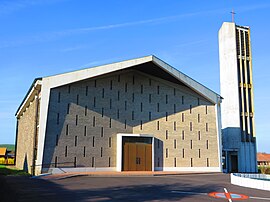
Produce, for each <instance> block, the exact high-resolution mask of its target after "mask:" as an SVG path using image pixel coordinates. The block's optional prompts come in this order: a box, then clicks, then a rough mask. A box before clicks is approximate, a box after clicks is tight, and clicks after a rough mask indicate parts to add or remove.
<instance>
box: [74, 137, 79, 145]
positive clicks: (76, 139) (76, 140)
mask: <svg viewBox="0 0 270 202" xmlns="http://www.w3.org/2000/svg"><path fill="white" fill-rule="evenodd" d="M77 142H78V136H75V141H74V146H75V147H77Z"/></svg>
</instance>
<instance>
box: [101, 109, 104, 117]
mask: <svg viewBox="0 0 270 202" xmlns="http://www.w3.org/2000/svg"><path fill="white" fill-rule="evenodd" d="M103 116H104V108H103V107H102V108H101V117H103Z"/></svg>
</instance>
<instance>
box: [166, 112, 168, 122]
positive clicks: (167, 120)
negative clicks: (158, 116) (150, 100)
mask: <svg viewBox="0 0 270 202" xmlns="http://www.w3.org/2000/svg"><path fill="white" fill-rule="evenodd" d="M166 121H168V112H166Z"/></svg>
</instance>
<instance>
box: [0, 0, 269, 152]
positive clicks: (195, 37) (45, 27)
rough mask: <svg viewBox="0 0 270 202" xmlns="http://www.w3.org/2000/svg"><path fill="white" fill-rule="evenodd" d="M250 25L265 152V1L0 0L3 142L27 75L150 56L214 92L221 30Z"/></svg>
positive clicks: (10, 132) (8, 138)
mask: <svg viewBox="0 0 270 202" xmlns="http://www.w3.org/2000/svg"><path fill="white" fill-rule="evenodd" d="M232 9H234V10H235V12H236V15H235V21H236V23H237V24H239V25H248V26H250V27H251V40H252V53H253V76H254V78H253V79H254V88H255V121H256V132H257V140H258V151H265V152H269V153H270V146H269V145H270V138H269V135H268V133H269V131H270V123H269V121H270V120H269V114H270V107H269V106H268V104H269V103H270V94H269V85H268V84H267V82H266V81H267V79H269V78H270V68H269V67H268V64H269V61H268V60H269V57H270V50H269V47H270V40H269V36H270V26H269V25H270V23H269V19H270V12H269V10H270V1H269V0H264V1H263V0H261V1H252V0H238V1H235V0H226V1H225V0H220V1H216V0H212V1H210V0H204V1H201V0H200V1H199V0H196V1H195V0H189V1H176V0H175V1H173V0H171V1H165V0H163V1H161V0H147V1H141V0H137V1H127V0H125V1H122V0H118V1H109V0H106V1H105V0H103V1H102V0H100V1H88V0H12V1H10V0H0V25H1V29H0V78H1V79H0V144H1V143H14V140H15V129H16V127H15V126H16V119H15V116H14V114H15V112H16V110H17V107H18V106H19V104H20V102H21V101H22V99H23V97H24V96H25V94H26V92H27V90H28V89H29V87H30V85H31V83H32V81H33V79H34V78H36V77H42V76H48V75H53V74H58V73H63V72H67V71H72V70H77V69H80V68H86V67H91V66H96V65H101V64H104V63H110V62H115V61H121V60H125V59H131V58H135V57H141V56H145V55H150V54H154V55H156V56H157V57H159V58H161V59H162V60H164V61H165V62H167V63H169V64H170V65H172V66H174V67H175V68H177V69H178V70H180V71H182V72H184V73H185V74H187V75H189V76H191V77H192V78H194V79H195V80H197V81H199V82H201V83H202V84H204V85H206V86H207V87H209V88H210V89H212V90H214V91H216V92H217V93H219V59H218V58H219V56H218V30H219V28H220V27H221V25H222V22H224V21H231V14H230V11H231V10H232Z"/></svg>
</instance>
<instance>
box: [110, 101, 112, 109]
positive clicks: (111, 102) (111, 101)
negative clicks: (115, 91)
mask: <svg viewBox="0 0 270 202" xmlns="http://www.w3.org/2000/svg"><path fill="white" fill-rule="evenodd" d="M110 109H112V99H110Z"/></svg>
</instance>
